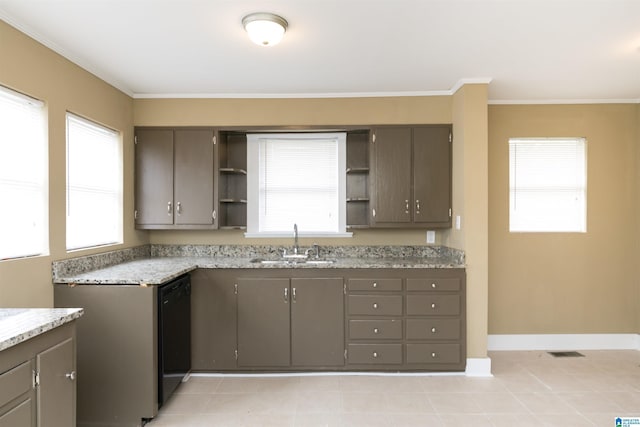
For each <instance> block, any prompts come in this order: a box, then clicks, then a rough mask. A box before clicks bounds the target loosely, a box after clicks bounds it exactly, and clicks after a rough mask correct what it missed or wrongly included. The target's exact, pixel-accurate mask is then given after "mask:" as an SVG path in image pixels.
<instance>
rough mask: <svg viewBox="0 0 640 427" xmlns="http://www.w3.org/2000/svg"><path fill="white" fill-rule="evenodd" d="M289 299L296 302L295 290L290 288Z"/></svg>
mask: <svg viewBox="0 0 640 427" xmlns="http://www.w3.org/2000/svg"><path fill="white" fill-rule="evenodd" d="M291 298H292V299H293V302H294V303H295V302H296V288H291Z"/></svg>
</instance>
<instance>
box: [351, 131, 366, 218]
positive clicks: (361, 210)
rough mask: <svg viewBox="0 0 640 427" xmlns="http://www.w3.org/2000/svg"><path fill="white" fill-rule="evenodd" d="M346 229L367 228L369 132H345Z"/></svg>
mask: <svg viewBox="0 0 640 427" xmlns="http://www.w3.org/2000/svg"><path fill="white" fill-rule="evenodd" d="M346 173H347V227H348V228H367V227H368V226H369V131H368V130H357V131H349V132H347V170H346Z"/></svg>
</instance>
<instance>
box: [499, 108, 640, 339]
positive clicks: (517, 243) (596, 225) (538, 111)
mask: <svg viewBox="0 0 640 427" xmlns="http://www.w3.org/2000/svg"><path fill="white" fill-rule="evenodd" d="M638 109H639V106H638V105H637V104H624V105H616V104H600V105H530V106H524V105H521V106H507V105H503V106H500V105H494V106H490V107H489V236H490V239H489V333H490V334H551V333H556V334H559V333H571V334H578V333H636V332H638V331H639V330H640V328H639V326H640V319H639V313H640V301H639V295H640V294H639V292H640V290H639V284H638V267H637V265H638V254H639V252H638V244H637V242H638V237H639V234H638V210H637V207H638V199H639V194H640V193H639V185H638V184H639V179H638V166H639V162H638V160H639V157H638V146H639V145H640V138H639V135H640V133H639V130H638V129H639V112H638ZM537 136H548V137H561V136H576V137H586V138H587V153H588V155H587V156H588V160H587V163H588V167H587V168H588V172H587V173H588V176H587V187H588V190H587V204H588V208H587V233H574V234H567V233H509V232H508V220H509V218H508V212H509V209H508V206H509V205H508V200H509V199H508V191H509V181H508V139H509V137H537Z"/></svg>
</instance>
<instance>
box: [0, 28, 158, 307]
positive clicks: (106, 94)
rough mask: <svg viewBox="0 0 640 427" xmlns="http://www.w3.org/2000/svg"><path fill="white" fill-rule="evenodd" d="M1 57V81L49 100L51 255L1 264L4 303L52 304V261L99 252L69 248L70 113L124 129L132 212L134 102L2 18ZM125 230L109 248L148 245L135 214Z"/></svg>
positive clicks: (0, 288)
mask: <svg viewBox="0 0 640 427" xmlns="http://www.w3.org/2000/svg"><path fill="white" fill-rule="evenodd" d="M0 58H2V59H1V62H0V84H2V85H4V86H7V87H9V88H12V89H15V90H18V91H20V92H23V93H26V94H28V95H30V96H32V97H35V98H38V99H41V100H43V101H44V102H45V103H46V108H47V115H48V126H49V218H50V219H49V230H50V231H49V240H50V241H49V246H50V254H51V255H50V256H43V257H38V258H31V259H23V260H14V261H2V262H0V307H49V306H52V304H53V288H52V286H51V261H52V260H58V259H63V258H67V257H70V256H80V255H87V254H90V253H94V252H99V250H92V251H78V252H74V253H72V254H67V252H66V249H65V217H66V210H65V198H66V194H65V184H66V179H65V174H66V163H65V144H66V140H65V126H66V124H65V114H66V112H67V111H71V112H73V113H76V114H79V115H82V116H85V117H87V118H90V119H93V120H95V121H98V122H100V123H102V124H104V125H106V126H109V127H111V128H113V129H117V130H119V131H121V132H122V137H123V147H124V170H125V175H124V187H125V189H126V190H125V200H124V210H125V212H132V211H133V191H132V190H131V189H132V188H133V144H132V139H133V135H132V131H133V101H132V99H131V98H130V97H128V96H127V95H125V94H123V93H122V92H120V91H118V90H116V89H114V88H113V87H112V86H109V85H108V84H106V83H105V82H103V81H102V80H100V79H98V78H96V77H95V76H93V75H91V74H89V73H87V72H86V71H84V70H82V69H81V68H79V67H78V66H76V65H74V64H73V63H71V62H69V61H67V60H66V59H64V58H62V57H61V56H60V55H57V54H56V53H54V52H52V51H51V50H50V49H48V48H46V47H44V46H42V45H41V44H39V43H37V42H35V41H34V40H32V39H30V38H29V37H27V36H25V35H24V34H23V33H21V32H19V31H17V30H15V29H14V28H12V27H10V26H9V25H7V24H5V23H4V22H3V21H0ZM3 203H4V201H3ZM124 229H125V235H124V244H123V245H117V246H113V247H110V248H109V249H118V248H123V247H129V246H136V245H139V244H142V243H146V241H147V235H146V233H139V232H136V231H134V229H133V219H132V216H131V215H125V222H124ZM104 250H105V249H102V251H104Z"/></svg>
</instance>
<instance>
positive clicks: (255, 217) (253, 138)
mask: <svg viewBox="0 0 640 427" xmlns="http://www.w3.org/2000/svg"><path fill="white" fill-rule="evenodd" d="M319 137H323V138H337V140H338V165H337V167H338V171H339V179H338V203H339V209H338V215H339V219H338V228H339V230H338V231H337V232H318V231H314V232H309V231H305V230H304V229H300V230H299V237H326V238H334V237H352V236H353V233H352V232H348V231H346V230H347V190H346V189H347V178H346V164H347V160H346V159H347V151H346V139H347V133H346V132H344V131H339V132H336V131H326V132H323V131H313V132H304V131H302V132H300V131H297V132H274V133H248V134H247V231H246V232H245V233H244V236H245V237H247V238H283V237H292V236H293V226H292V228H291V231H288V230H284V231H282V232H272V231H259V206H258V200H259V194H258V193H259V186H260V182H259V179H260V160H259V152H260V149H259V142H260V140H261V139H265V138H274V139H275V138H277V139H302V140H304V139H318V138H319Z"/></svg>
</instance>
